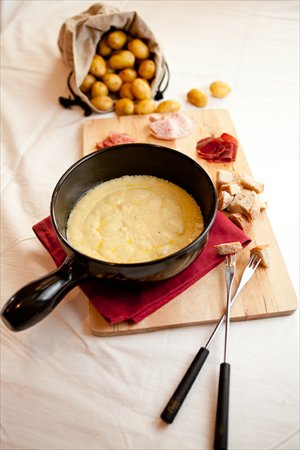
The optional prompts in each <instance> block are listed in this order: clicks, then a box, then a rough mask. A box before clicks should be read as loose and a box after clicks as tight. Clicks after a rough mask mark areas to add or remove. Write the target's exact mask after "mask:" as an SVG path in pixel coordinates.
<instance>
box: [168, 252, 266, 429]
mask: <svg viewBox="0 0 300 450" xmlns="http://www.w3.org/2000/svg"><path fill="white" fill-rule="evenodd" d="M259 263H260V259H259V258H258V257H257V256H255V255H253V256H251V258H250V260H249V262H248V264H247V266H246V268H245V269H244V272H243V274H242V277H241V280H240V283H239V285H238V287H237V290H236V292H235V294H234V296H233V297H232V298H231V300H230V307H231V306H232V305H233V303H234V301H235V300H236V298H237V296H238V295H239V293H240V292H241V290H242V289H243V287H244V286H245V285H246V284H247V282H248V281H249V280H250V278H251V277H252V275H253V274H254V272H255V270H256V269H257V267H258V265H259ZM225 318H226V311H225V313H224V314H223V316H222V317H221V319H220V320H219V322H218V323H217V325H216V327H215V329H214V331H213V332H212V334H211V336H210V338H209V339H208V341H207V343H206V345H205V347H201V348H200V350H199V351H198V353H197V354H196V356H195V357H194V359H193V361H192V362H191V364H190V366H189V368H188V369H187V371H186V373H185V375H184V376H183V378H182V380H181V382H180V383H179V385H178V386H177V388H176V390H175V392H174V394H173V395H172V397H171V398H170V400H169V402H168V403H167V405H166V407H165V409H164V410H163V412H162V414H161V416H160V417H161V418H162V420H163V421H164V422H166V423H172V422H173V420H174V419H175V417H176V415H177V413H178V411H179V409H180V408H181V405H182V403H183V402H184V400H185V398H186V396H187V394H188V393H189V390H190V389H191V387H192V385H193V383H194V381H195V380H196V378H197V376H198V374H199V372H200V370H201V368H202V366H203V365H204V363H205V361H206V358H207V357H208V355H209V350H208V347H209V346H210V345H211V343H212V341H213V339H214V338H215V336H216V334H217V332H218V331H219V329H220V327H221V325H222V323H223V322H224V320H225Z"/></svg>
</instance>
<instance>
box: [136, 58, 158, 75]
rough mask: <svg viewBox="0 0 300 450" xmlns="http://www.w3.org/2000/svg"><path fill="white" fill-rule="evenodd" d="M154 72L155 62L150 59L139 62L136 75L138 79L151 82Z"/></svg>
mask: <svg viewBox="0 0 300 450" xmlns="http://www.w3.org/2000/svg"><path fill="white" fill-rule="evenodd" d="M155 70H156V66H155V62H154V61H152V59H145V60H144V61H142V62H141V64H140V66H139V68H138V74H139V75H140V77H142V78H145V79H146V80H151V78H153V77H154V74H155Z"/></svg>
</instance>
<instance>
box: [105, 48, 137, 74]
mask: <svg viewBox="0 0 300 450" xmlns="http://www.w3.org/2000/svg"><path fill="white" fill-rule="evenodd" d="M108 61H109V65H110V67H111V68H112V69H116V70H122V69H126V68H128V67H133V66H134V63H135V57H134V55H133V53H131V52H130V51H129V50H118V51H116V52H114V53H113V54H112V55H111V57H110V58H109V60H108Z"/></svg>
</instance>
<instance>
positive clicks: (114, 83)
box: [102, 73, 123, 92]
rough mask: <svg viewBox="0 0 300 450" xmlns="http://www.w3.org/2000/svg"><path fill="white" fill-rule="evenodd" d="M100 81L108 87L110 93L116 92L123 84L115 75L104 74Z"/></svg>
mask: <svg viewBox="0 0 300 450" xmlns="http://www.w3.org/2000/svg"><path fill="white" fill-rule="evenodd" d="M102 81H103V83H104V84H105V85H106V86H107V87H108V89H109V90H110V92H118V90H119V89H120V87H121V86H122V83H123V81H122V80H121V78H120V77H119V75H118V74H116V73H106V74H105V75H103V77H102Z"/></svg>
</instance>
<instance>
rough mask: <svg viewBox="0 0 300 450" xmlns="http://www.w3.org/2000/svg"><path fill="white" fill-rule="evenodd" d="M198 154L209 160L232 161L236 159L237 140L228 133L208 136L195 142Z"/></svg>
mask: <svg viewBox="0 0 300 450" xmlns="http://www.w3.org/2000/svg"><path fill="white" fill-rule="evenodd" d="M196 149H197V152H198V155H199V156H200V157H201V158H203V159H206V160H207V161H210V162H226V163H227V162H232V161H235V159H236V154H237V150H238V141H237V140H236V139H235V138H234V137H233V136H231V135H230V134H227V133H223V134H221V136H220V137H218V138H215V137H208V138H204V139H201V140H200V141H198V142H197V145H196Z"/></svg>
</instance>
